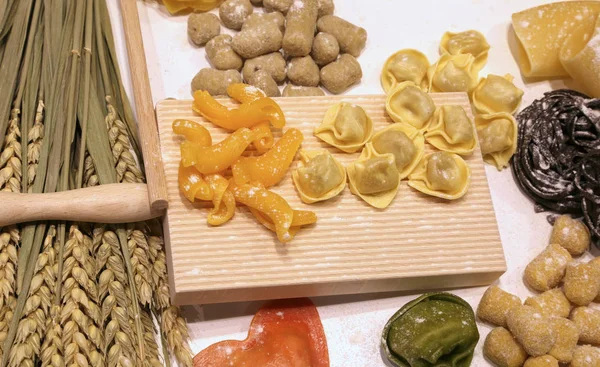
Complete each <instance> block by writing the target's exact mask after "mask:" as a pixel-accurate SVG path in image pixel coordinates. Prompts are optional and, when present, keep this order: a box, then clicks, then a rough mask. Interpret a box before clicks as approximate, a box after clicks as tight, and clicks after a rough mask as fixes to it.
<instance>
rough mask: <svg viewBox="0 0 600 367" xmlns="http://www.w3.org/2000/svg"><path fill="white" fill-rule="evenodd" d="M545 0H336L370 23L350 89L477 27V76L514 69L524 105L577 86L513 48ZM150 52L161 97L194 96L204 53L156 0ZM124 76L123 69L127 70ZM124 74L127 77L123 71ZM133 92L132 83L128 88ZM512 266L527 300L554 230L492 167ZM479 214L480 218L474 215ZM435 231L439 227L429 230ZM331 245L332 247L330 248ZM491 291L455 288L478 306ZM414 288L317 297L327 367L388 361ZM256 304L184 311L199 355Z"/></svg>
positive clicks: (513, 286) (505, 283) (143, 13)
mask: <svg viewBox="0 0 600 367" xmlns="http://www.w3.org/2000/svg"><path fill="white" fill-rule="evenodd" d="M118 1H119V0H109V3H110V5H109V7H110V10H111V14H112V15H113V19H114V21H113V24H114V27H115V32H116V39H117V43H118V46H119V49H120V52H121V63H122V67H123V68H124V70H127V69H126V68H125V67H124V65H126V60H125V49H124V47H123V44H122V42H123V38H122V35H121V32H122V30H121V28H120V22H117V20H118V19H120V18H119V15H120V14H119V12H118ZM548 2H549V1H541V0H501V1H500V0H443V1H442V0H418V1H408V0H402V1H400V0H370V1H364V0H363V1H359V0H337V1H336V2H335V4H336V12H335V14H336V15H339V16H341V17H343V18H345V19H347V20H349V21H351V22H353V23H355V24H358V25H360V26H362V27H364V28H366V29H367V32H368V34H369V39H368V43H367V47H366V49H365V51H364V52H363V54H362V55H361V57H360V58H359V62H360V63H361V65H362V67H363V73H364V77H363V80H362V83H361V84H360V85H358V86H357V87H355V88H353V89H352V90H351V91H350V92H349V93H351V94H368V93H383V91H382V89H381V87H380V84H379V73H380V70H381V66H382V64H383V62H384V61H385V59H386V58H387V57H388V56H389V55H390V54H392V53H393V52H395V51H397V50H399V49H402V48H416V49H419V50H421V51H422V52H424V53H425V54H426V55H427V56H428V57H429V58H430V61H431V62H432V63H433V62H435V61H436V60H437V57H438V52H437V47H438V42H439V39H440V38H441V36H442V34H443V33H444V32H445V31H448V30H449V31H461V30H467V29H476V30H479V31H481V32H482V33H483V34H484V35H485V36H486V38H487V40H488V42H489V43H490V45H491V46H492V49H491V50H490V54H489V60H488V64H487V66H486V68H485V69H484V70H483V71H482V73H481V76H485V75H486V74H487V73H493V74H500V75H504V74H506V73H510V74H512V75H514V76H515V77H516V78H515V83H516V84H517V85H518V86H519V87H521V88H523V89H524V90H525V96H524V100H523V104H522V107H523V106H527V105H529V103H530V102H531V101H533V100H534V99H536V98H539V97H540V96H541V95H542V93H543V92H545V91H547V90H550V89H553V88H554V89H556V88H560V87H563V86H564V85H565V83H566V85H569V86H572V82H571V81H561V80H555V81H551V82H536V83H524V81H523V79H522V77H521V76H520V73H519V69H518V67H517V64H516V62H515V59H514V57H513V55H512V54H511V47H510V46H509V44H513V45H514V42H513V40H511V38H512V36H511V33H510V28H509V27H510V16H511V14H512V13H514V12H516V11H520V10H523V9H526V8H529V7H532V6H536V5H540V4H543V3H548ZM139 10H140V17H141V21H142V31H143V34H144V42H145V47H146V56H147V59H148V67H149V72H150V78H151V82H152V93H153V96H154V100H155V102H157V101H159V100H161V99H164V98H168V97H174V98H179V99H189V98H190V97H191V95H190V91H189V83H190V81H191V79H192V77H193V76H194V75H195V73H196V72H197V71H198V70H200V69H201V68H203V67H206V66H207V65H208V62H207V61H206V58H205V54H204V50H203V49H200V48H196V47H194V46H192V44H191V43H190V42H189V41H188V38H187V33H186V20H187V16H177V17H172V16H169V15H168V14H167V13H166V11H165V10H164V8H162V7H161V6H160V5H159V4H157V3H155V2H149V1H146V2H143V3H142V2H140V3H139ZM125 74H126V72H125ZM125 77H126V78H127V75H125ZM128 90H130V89H128ZM487 173H488V178H489V181H490V187H491V190H492V197H493V199H494V206H495V209H496V215H497V217H498V222H499V226H500V234H501V237H502V242H503V245H504V251H505V254H506V260H507V263H508V268H509V270H508V272H507V273H506V274H505V275H504V276H502V278H501V279H500V280H499V282H498V283H499V285H500V286H501V287H502V288H504V289H505V290H507V291H509V292H512V293H515V294H517V295H519V296H520V297H521V298H523V299H525V298H526V297H528V296H529V295H530V294H531V293H530V292H529V291H528V290H527V288H526V287H525V286H524V285H523V282H522V273H523V269H524V268H525V266H526V264H527V263H528V262H529V261H530V260H531V259H532V258H533V257H534V256H535V255H536V254H537V253H539V252H540V251H541V250H542V249H543V247H545V246H546V245H547V242H548V238H549V234H550V229H551V227H550V226H549V225H548V223H547V222H546V215H545V214H543V213H542V214H534V212H533V205H532V203H531V202H530V201H529V200H528V199H527V198H526V197H525V196H523V195H522V194H521V192H520V191H519V189H518V188H517V186H516V184H515V182H514V180H513V177H512V174H511V171H510V170H509V169H507V170H504V171H503V172H498V171H496V169H495V168H494V167H490V166H488V167H487ZM473 220H477V219H476V218H474V219H473ZM432 236H435V233H432ZM324 245H326V244H324ZM484 290H485V288H471V289H456V290H451V292H452V293H455V294H457V295H459V296H461V297H463V298H464V299H465V300H467V301H468V302H469V303H470V304H471V305H472V306H473V308H474V309H475V308H476V307H477V304H478V302H479V299H480V298H481V295H482V294H483V292H484ZM418 295H419V294H418V293H413V294H404V295H401V294H378V295H360V296H342V297H325V298H316V299H313V301H314V302H315V303H316V304H317V305H318V308H319V313H320V315H321V319H322V322H323V325H324V327H325V333H326V334H327V341H328V345H329V353H330V357H331V366H334V367H338V366H340V367H341V366H352V367H362V366H365V367H366V366H368V367H374V366H386V365H388V364H387V361H386V358H385V357H384V356H382V355H381V354H380V346H379V342H380V334H381V331H382V329H383V326H384V324H385V322H386V321H387V320H388V318H389V317H390V316H391V315H392V314H393V313H394V312H395V311H397V310H398V309H399V308H400V307H402V305H404V304H405V303H406V302H408V301H410V300H412V299H414V298H415V297H417V296H418ZM259 306H260V303H236V304H226V305H210V306H196V307H186V308H185V309H184V312H185V316H186V317H187V321H188V323H189V326H190V329H191V335H192V341H191V347H192V350H193V352H194V353H197V352H199V351H200V350H202V349H203V348H205V347H207V346H208V345H210V344H212V343H214V342H217V341H220V340H224V339H244V338H245V336H246V332H247V330H248V326H249V324H250V320H251V318H252V315H253V314H254V313H255V312H256V310H257V309H258V307H259ZM489 330H490V327H489V326H488V325H483V324H479V331H480V333H481V339H480V343H479V345H478V346H477V349H476V355H475V358H474V360H473V364H472V365H473V366H487V365H489V363H488V362H486V361H485V360H484V358H483V356H482V353H481V349H482V347H483V340H484V339H485V336H486V334H487V333H488V332H489Z"/></svg>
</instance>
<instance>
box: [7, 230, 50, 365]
mask: <svg viewBox="0 0 600 367" xmlns="http://www.w3.org/2000/svg"><path fill="white" fill-rule="evenodd" d="M55 237H56V229H55V227H54V226H50V227H49V228H48V233H47V234H46V238H45V239H44V243H43V248H42V251H41V252H40V254H39V255H38V257H37V261H36V264H35V270H34V276H33V278H32V280H31V286H30V288H29V295H28V297H27V300H26V301H25V308H24V309H23V316H22V318H21V321H19V328H18V330H17V336H16V338H15V343H14V345H13V347H12V348H11V353H10V362H9V364H10V366H11V367H20V366H34V365H35V361H36V360H37V359H38V358H39V357H40V350H41V349H40V348H41V341H42V339H43V338H44V335H45V328H46V320H47V319H48V318H49V314H50V308H51V307H52V291H53V290H54V286H55V284H56V280H57V274H56V270H57V267H56V264H57V251H56V247H55V246H56V244H55Z"/></svg>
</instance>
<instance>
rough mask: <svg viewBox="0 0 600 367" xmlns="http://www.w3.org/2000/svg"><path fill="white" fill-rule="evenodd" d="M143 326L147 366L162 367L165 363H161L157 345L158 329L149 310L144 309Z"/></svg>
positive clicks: (142, 314) (142, 315)
mask: <svg viewBox="0 0 600 367" xmlns="http://www.w3.org/2000/svg"><path fill="white" fill-rule="evenodd" d="M141 320H142V325H144V347H145V349H144V350H145V351H146V359H147V360H146V362H147V363H146V364H145V365H146V366H151V367H162V366H164V363H162V362H161V361H160V357H159V354H158V344H157V343H156V328H155V327H154V322H153V321H152V314H151V313H150V310H149V309H147V308H144V309H142V313H141Z"/></svg>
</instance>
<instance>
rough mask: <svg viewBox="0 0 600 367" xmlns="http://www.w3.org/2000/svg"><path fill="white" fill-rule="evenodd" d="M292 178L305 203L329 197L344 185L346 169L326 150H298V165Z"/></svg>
mask: <svg viewBox="0 0 600 367" xmlns="http://www.w3.org/2000/svg"><path fill="white" fill-rule="evenodd" d="M292 180H293V181H294V185H296V189H297V190H298V193H299V194H300V198H301V199H302V201H303V202H305V203H307V204H312V203H316V202H318V201H324V200H327V199H331V198H332V197H334V196H336V195H338V194H339V193H341V192H342V191H343V190H344V187H346V170H345V169H344V166H342V165H341V163H340V162H338V161H337V160H336V159H335V158H334V157H333V156H332V155H331V153H329V152H328V151H327V150H320V151H310V152H306V151H300V167H298V169H296V170H295V171H294V172H292Z"/></svg>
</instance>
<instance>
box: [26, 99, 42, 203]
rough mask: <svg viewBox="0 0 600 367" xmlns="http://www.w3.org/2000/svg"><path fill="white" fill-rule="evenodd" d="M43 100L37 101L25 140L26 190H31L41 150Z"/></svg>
mask: <svg viewBox="0 0 600 367" xmlns="http://www.w3.org/2000/svg"><path fill="white" fill-rule="evenodd" d="M44 109H45V106H44V102H43V101H41V100H40V101H39V102H38V106H37V110H36V113H35V121H34V122H33V126H32V127H31V129H30V130H29V134H28V137H27V140H28V142H29V144H28V145H27V162H28V168H27V181H28V188H27V191H28V192H31V191H32V186H33V181H34V180H35V174H36V172H37V167H38V162H39V161H40V152H41V150H42V139H43V138H44Z"/></svg>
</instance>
